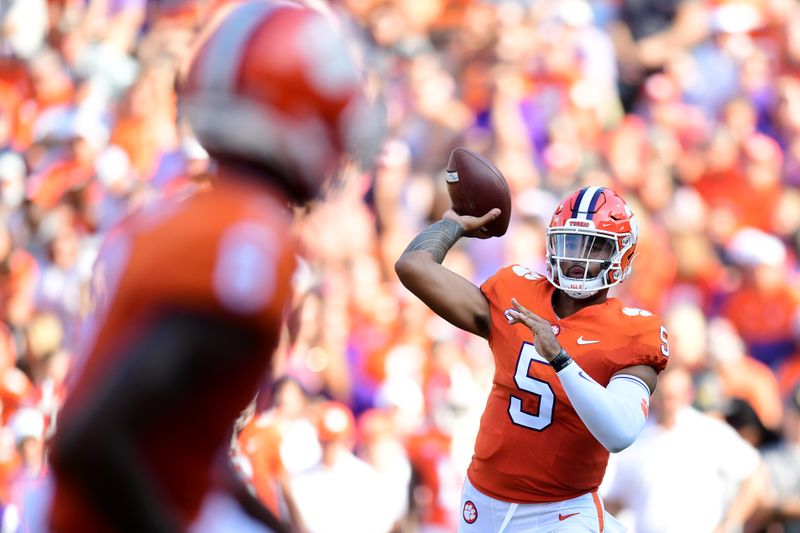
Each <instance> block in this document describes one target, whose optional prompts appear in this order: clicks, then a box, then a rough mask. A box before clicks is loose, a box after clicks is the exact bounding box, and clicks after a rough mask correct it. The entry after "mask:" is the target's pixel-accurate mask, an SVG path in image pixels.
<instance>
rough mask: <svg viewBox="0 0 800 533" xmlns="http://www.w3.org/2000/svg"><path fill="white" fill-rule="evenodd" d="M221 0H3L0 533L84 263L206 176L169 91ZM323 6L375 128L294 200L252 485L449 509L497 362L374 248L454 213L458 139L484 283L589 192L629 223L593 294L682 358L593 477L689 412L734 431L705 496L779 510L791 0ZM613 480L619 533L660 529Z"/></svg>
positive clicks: (788, 312) (418, 527) (98, 276)
mask: <svg viewBox="0 0 800 533" xmlns="http://www.w3.org/2000/svg"><path fill="white" fill-rule="evenodd" d="M220 3H224V2H220V1H212V0H160V1H156V0H153V1H150V2H147V1H145V0H6V1H3V2H0V212H2V215H1V216H0V222H2V223H1V224H0V401H1V402H2V411H1V421H2V429H0V503H2V504H3V509H4V511H3V516H2V521H1V522H0V531H3V532H5V531H14V528H15V524H16V522H17V521H18V517H19V514H20V513H22V512H24V511H25V509H24V507H25V490H24V488H25V487H26V486H29V485H30V484H31V483H32V482H33V481H35V480H36V479H39V478H41V477H42V476H44V475H45V474H46V462H45V454H46V443H47V439H48V438H49V436H50V435H51V434H52V431H53V429H54V427H55V425H56V423H57V418H56V414H57V411H58V407H59V405H60V402H61V401H62V399H63V394H64V382H65V378H66V376H67V375H68V372H69V370H70V368H74V367H75V366H76V358H77V357H78V356H79V354H80V342H81V332H82V329H83V326H84V324H85V319H86V317H87V316H89V315H90V312H91V308H92V297H91V295H92V294H93V292H94V289H98V288H100V289H102V286H103V283H104V279H103V273H102V272H94V271H93V268H92V267H93V262H94V258H95V256H96V253H97V250H98V247H99V245H100V243H101V242H102V239H103V236H104V234H105V233H106V232H107V231H109V230H110V229H111V228H113V226H114V224H115V223H116V222H117V221H118V220H119V219H120V218H121V217H123V216H125V214H126V213H129V212H131V211H132V210H134V209H137V208H140V207H142V206H145V205H147V204H148V203H150V202H152V201H153V200H155V199H160V198H164V197H166V196H174V197H176V198H179V197H180V196H181V195H183V194H190V193H191V192H192V191H193V190H196V189H199V188H202V187H205V186H207V184H208V181H209V177H210V175H211V174H213V161H210V160H209V157H208V154H207V153H206V152H205V151H204V150H203V148H202V147H201V146H200V145H199V144H198V143H197V141H196V140H195V139H194V138H193V136H192V133H191V131H190V129H189V128H188V126H187V125H186V123H185V121H184V120H183V119H182V117H181V116H180V113H179V111H178V107H177V104H176V87H178V86H179V83H180V73H181V68H182V66H183V65H184V64H185V60H186V57H187V55H188V54H189V53H190V50H191V43H192V40H193V37H194V36H195V35H196V34H197V32H198V30H199V28H200V27H201V26H202V23H203V21H204V20H206V19H207V17H208V16H209V13H210V12H211V11H212V10H213V9H214V8H215V7H217V4H220ZM314 3H317V2H314ZM319 4H323V2H319ZM326 6H327V5H326ZM325 9H327V10H330V11H332V12H333V13H334V14H335V15H337V16H339V18H340V20H341V21H342V27H343V31H349V32H351V33H352V34H353V36H354V46H356V47H357V48H358V50H359V54H360V58H361V61H362V62H363V65H364V67H365V84H367V86H368V87H370V90H373V92H374V93H375V95H377V97H378V98H379V100H380V101H381V102H382V105H383V107H384V108H385V115H386V122H387V124H386V129H387V137H386V139H385V141H384V144H383V148H382V150H381V152H380V156H379V158H378V160H377V162H375V164H374V165H369V166H362V165H360V164H357V163H355V162H354V163H352V164H350V165H348V166H347V167H346V168H345V170H344V172H345V174H346V179H345V181H344V184H343V185H342V186H340V187H338V188H337V189H335V190H332V191H330V193H329V194H328V197H327V199H326V201H324V202H319V203H317V204H315V205H312V206H310V207H309V208H308V209H302V210H298V212H297V216H298V218H299V225H298V230H297V231H298V236H299V238H300V239H301V242H302V244H303V250H304V255H303V261H302V262H301V268H300V269H299V270H298V272H297V274H296V277H295V289H296V295H295V299H294V302H293V305H292V308H291V309H290V310H289V313H288V321H287V325H286V328H285V332H284V338H283V341H282V343H281V348H280V356H279V358H278V359H279V364H278V367H277V368H276V371H275V376H273V379H275V380H277V381H276V384H275V387H273V393H271V394H266V393H265V394H263V395H261V396H260V397H259V398H258V400H257V401H256V402H255V404H254V406H253V407H254V409H253V412H251V413H248V414H247V415H246V416H243V418H242V420H241V424H240V425H239V427H238V438H237V439H236V441H235V442H234V443H233V446H232V455H233V456H234V458H235V459H236V462H237V464H238V465H239V467H240V469H241V472H242V474H243V475H244V476H245V477H247V478H248V479H249V480H250V481H251V483H252V487H253V490H254V491H255V492H256V493H257V494H258V496H259V497H260V498H261V499H262V501H264V502H265V503H266V504H267V505H269V506H270V507H272V508H273V509H274V510H276V511H277V512H280V513H281V514H282V515H283V516H291V517H294V518H295V519H296V520H298V521H300V522H302V523H304V524H305V526H304V527H305V528H306V529H307V530H308V531H349V532H353V531H365V532H379V531H390V530H394V531H424V532H439V531H453V530H454V529H455V527H456V526H457V523H458V520H459V518H460V511H461V510H460V509H459V508H458V504H459V493H460V489H461V483H462V481H463V479H464V473H465V471H466V466H467V464H468V462H469V459H470V456H471V453H472V445H473V442H474V436H475V433H476V431H477V421H478V417H479V416H480V413H481V410H482V408H483V405H484V401H485V397H486V394H487V393H488V390H489V385H490V382H491V379H492V373H493V370H494V369H493V365H492V363H491V354H490V352H489V350H488V346H486V345H485V343H484V342H483V341H482V340H481V339H478V338H472V337H470V336H469V335H468V334H465V333H462V332H459V331H458V330H455V329H454V328H453V327H451V326H450V325H448V324H446V323H444V322H443V321H441V320H440V319H438V318H436V317H434V315H433V314H432V313H431V312H430V311H429V310H428V309H427V308H425V307H424V305H423V304H421V303H420V302H419V301H418V300H417V299H416V298H414V297H412V296H411V295H410V294H409V293H407V292H406V291H405V290H404V289H403V288H402V287H401V286H400V284H399V282H398V281H397V279H396V277H395V275H394V271H393V263H394V261H395V259H396V258H397V257H398V256H399V255H400V253H401V252H402V250H403V249H404V248H405V246H406V245H407V244H408V242H410V241H411V239H412V238H413V237H414V235H416V234H417V233H418V232H419V231H420V230H421V229H422V228H424V227H425V226H426V225H427V224H429V223H431V222H432V221H434V220H437V219H438V218H439V217H441V215H442V213H443V212H444V210H446V209H447V207H448V205H449V199H448V197H447V191H446V188H445V182H444V179H443V171H444V167H445V165H446V164H447V160H448V156H449V153H450V150H452V149H453V148H454V147H456V146H460V145H462V146H468V147H471V148H472V149H475V150H477V151H479V152H481V153H483V154H484V155H486V156H487V157H489V158H490V159H491V160H492V161H494V162H495V163H496V165H497V166H498V167H499V168H500V170H501V171H502V172H503V173H504V175H505V177H506V179H507V180H508V183H509V186H510V189H511V191H512V195H513V211H512V219H511V220H512V221H511V226H510V228H509V231H508V233H507V235H506V236H504V237H503V238H500V239H491V240H485V241H477V240H462V241H461V242H460V243H458V245H457V246H456V247H455V248H454V249H453V250H452V251H451V252H450V253H449V254H448V256H447V259H446V262H445V264H446V265H447V266H448V267H450V268H452V269H454V270H456V271H457V272H459V273H460V274H461V275H463V276H464V277H466V278H468V279H470V280H473V281H474V282H476V283H480V282H482V281H483V280H484V279H486V278H487V277H488V276H489V275H491V274H493V273H494V272H495V270H497V269H498V268H499V267H501V266H503V265H507V264H513V263H519V264H523V265H526V266H529V267H531V268H533V269H535V270H539V271H543V260H544V228H545V227H546V225H547V224H548V222H549V218H550V215H551V214H552V211H553V209H554V208H555V206H556V204H557V203H558V201H559V200H560V199H561V198H562V197H563V196H564V195H565V194H566V193H568V192H571V191H572V190H575V189H577V188H580V187H582V186H584V185H590V184H591V185H603V186H607V187H610V188H613V189H614V190H616V191H617V192H619V193H620V194H621V195H622V196H623V197H624V198H625V199H626V200H627V201H628V203H629V204H631V206H632V207H633V209H634V212H635V213H636V215H637V216H638V219H639V221H640V241H639V245H638V248H637V251H638V253H639V255H638V256H637V259H636V260H635V262H634V275H633V277H632V278H631V279H630V280H628V281H626V282H625V283H624V284H622V285H620V286H618V287H617V288H615V292H614V293H613V294H614V295H615V296H618V297H620V298H622V299H623V300H624V301H625V302H626V304H627V305H629V306H632V307H636V308H642V309H647V310H650V311H652V312H656V313H659V314H661V315H662V316H663V317H664V318H665V320H666V324H667V327H668V330H669V332H670V345H671V355H670V367H671V369H672V370H670V372H674V373H675V375H674V376H673V377H670V381H669V382H670V383H671V384H672V386H671V387H665V390H664V391H663V393H661V394H662V396H663V398H661V399H660V400H659V401H656V402H654V410H656V412H658V411H659V410H660V413H659V414H658V415H657V416H654V417H652V418H653V426H656V425H658V424H662V422H664V420H667V422H665V423H664V425H663V427H662V429H661V430H655V429H654V428H648V429H646V435H647V438H646V439H643V441H644V444H642V445H641V447H639V448H636V449H631V452H632V453H631V454H629V456H628V457H626V456H625V453H623V454H621V455H620V456H619V457H618V458H616V457H615V458H614V461H616V462H618V463H619V464H612V472H613V473H614V475H615V476H618V477H619V476H628V477H627V478H624V479H627V480H628V481H627V482H626V483H625V484H627V485H628V486H629V487H630V486H633V485H632V483H633V482H632V481H630V479H631V476H633V474H632V473H631V472H637V473H638V475H639V478H637V479H638V481H637V482H638V483H639V484H640V485H639V486H641V487H642V490H643V491H645V493H647V491H650V490H651V489H653V487H655V486H657V485H658V481H659V479H661V480H663V476H662V477H661V478H659V476H658V475H656V474H657V473H658V472H655V473H654V471H651V470H648V469H650V468H654V467H655V466H656V464H658V461H660V460H661V459H663V458H664V457H666V459H664V460H665V461H673V462H675V463H676V464H679V463H680V461H681V457H683V456H682V455H679V454H678V453H672V452H671V451H670V447H669V446H668V445H667V443H670V442H682V441H680V439H679V438H677V437H676V436H675V435H672V433H676V432H677V431H678V430H677V429H675V428H679V427H691V428H695V427H696V426H692V425H691V424H699V425H700V426H702V427H704V428H705V427H708V428H709V429H708V431H709V432H710V433H709V434H711V433H713V434H714V435H715V437H714V439H710V438H709V440H708V442H710V443H720V444H718V445H716V446H717V448H710V449H709V451H708V454H707V456H708V457H717V458H718V459H720V460H721V458H726V457H728V456H727V455H723V454H721V453H720V454H716V453H715V451H717V452H720V451H721V450H720V449H719V448H725V447H726V446H728V444H726V443H733V442H735V443H736V444H735V445H733V444H731V445H730V446H731V447H732V448H733V447H736V446H739V447H741V448H742V450H743V451H742V452H741V454H740V455H739V456H735V455H731V456H730V457H731V459H730V460H729V463H730V462H732V461H735V462H736V464H735V465H730V464H729V466H730V467H731V468H730V470H729V471H728V470H726V469H725V468H722V467H720V468H719V469H717V470H714V471H713V472H710V473H709V483H708V485H703V487H704V488H707V490H711V491H714V493H713V494H715V495H716V496H718V499H719V502H718V505H716V504H715V505H708V506H707V507H706V509H707V512H709V513H711V512H716V513H718V514H719V516H722V515H723V514H724V513H725V509H726V508H729V507H731V505H732V502H739V500H737V499H736V498H747V497H748V494H744V492H747V491H743V490H741V489H742V487H745V488H747V490H748V491H749V501H748V503H747V505H746V506H745V507H744V509H746V510H747V511H748V512H747V515H748V516H744V517H741V520H745V519H749V525H748V528H749V529H751V530H753V531H756V530H759V528H760V529H764V530H768V531H770V532H772V531H786V532H791V531H800V395H799V394H800V390H798V389H797V388H796V387H797V385H798V383H800V313H799V311H800V283H799V282H798V279H799V278H798V276H800V270H799V265H798V257H800V4H798V3H796V2H795V1H794V0H595V1H593V2H591V3H590V2H588V1H587V0H537V1H533V0H529V1H524V0H513V1H512V0H494V1H478V0H426V1H424V2H423V1H413V0H342V1H340V2H335V3H333V5H332V6H327V7H325ZM209 216H213V214H209ZM153 275H154V276H157V275H158V273H154V274H153ZM681 376H682V377H681ZM265 390H266V387H265ZM670 394H672V395H671V396H669V395H670ZM670 399H671V401H670ZM698 411H699V412H700V413H697V412H698ZM676 413H683V415H686V416H684V417H683V418H681V417H682V416H683V415H680V416H677V417H676ZM687 413H691V414H692V417H689V415H688V414H687ZM695 414H696V415H697V417H694V415H695ZM701 415H702V417H700V416H701ZM687 417H688V418H687ZM693 417H694V418H693ZM689 419H691V424H690V422H689V421H688V420H689ZM676 420H678V421H680V420H686V421H687V422H686V424H689V425H688V426H686V425H684V426H681V425H680V424H678V423H676V422H675V421H676ZM714 424H721V425H722V426H724V427H721V426H715V425H714ZM651 430H652V431H651ZM671 430H674V431H671ZM198 431H202V428H198ZM647 431H650V433H647ZM701 434H702V433H700V432H699V430H692V432H690V436H694V435H701ZM670 435H672V436H670ZM669 439H673V440H672V441H671V440H669ZM697 439H700V437H697ZM726 439H727V440H726ZM690 443H691V444H694V443H695V441H692V440H691V439H690ZM635 446H636V445H635ZM645 446H650V448H644V447H645ZM675 449H676V450H678V449H680V447H679V446H678V447H676V448H675ZM688 449H689V450H691V449H692V447H691V446H689V448H688ZM750 452H752V453H750ZM524 453H547V451H546V450H521V453H520V460H524ZM681 453H684V451H681ZM648 454H650V455H648ZM731 454H734V451H733V450H732V449H731ZM748 454H749V455H748ZM647 457H650V459H651V460H650V461H648V460H646V458H647ZM653 457H658V458H660V459H656V460H653ZM643 458H644V459H643ZM748 458H749V459H748ZM626 461H632V462H633V463H631V464H635V465H636V466H635V468H631V467H630V466H626ZM637 461H638V462H637ZM663 464H664V463H661V466H660V467H659V468H660V469H661V470H664V467H663ZM707 464H710V463H707ZM746 465H750V466H746ZM661 470H659V471H661ZM679 471H680V470H673V471H672V472H673V474H674V473H675V472H679ZM693 471H694V472H696V470H690V471H689V475H691V472H693ZM673 477H674V478H675V480H674V484H675V485H677V487H678V488H677V489H675V490H669V491H661V492H659V493H658V494H660V496H659V497H660V498H662V499H661V500H660V501H661V502H662V505H664V506H669V505H670V502H673V503H674V504H675V505H676V506H677V507H672V508H671V509H672V512H673V516H672V519H673V520H674V519H675V517H676V516H677V518H678V519H680V518H681V516H682V515H681V508H683V509H686V507H685V506H686V505H688V503H687V502H688V501H689V499H686V501H683V498H679V496H681V494H680V493H681V490H680V488H681V487H682V485H681V483H683V485H686V484H687V483H689V482H690V480H689V479H685V478H684V479H678V477H677V474H675V475H674V476H673ZM711 478H713V479H711ZM609 485H610V488H609V489H608V497H609V500H610V501H611V500H613V501H616V502H617V503H618V504H619V506H618V507H619V508H620V510H621V512H622V513H623V516H624V515H625V513H626V512H627V516H629V518H628V520H630V522H629V524H630V525H632V526H633V528H634V530H636V531H669V530H670V529H669V528H668V527H667V525H666V522H663V523H655V524H653V522H654V521H655V522H657V517H654V515H653V514H652V513H650V514H649V515H648V516H649V517H650V518H651V520H650V521H649V522H647V523H646V521H644V520H642V519H641V518H637V515H636V513H637V509H640V510H641V509H644V510H646V509H647V502H643V501H642V499H641V498H639V497H636V498H634V497H632V498H627V499H626V498H625V494H624V492H625V491H624V490H622V489H620V487H619V485H620V483H619V482H616V486H615V482H613V481H611V480H610V481H609ZM698 486H699V485H698ZM670 488H673V487H672V486H670ZM699 494H709V493H708V492H705V493H704V492H702V491H701V492H699ZM682 496H686V495H685V494H683V495H682ZM716 496H715V497H716ZM670 497H672V498H673V499H672V500H670V499H669V498H670ZM637 498H638V499H637ZM665 498H666V500H667V501H666V502H665V501H664V499H665ZM681 506H684V507H681ZM28 512H33V511H30V510H29V511H28ZM642 512H643V513H646V511H642ZM686 512H687V513H688V511H686ZM697 512H698V513H702V512H703V509H699V510H697ZM720 513H721V514H720ZM659 516H660V515H659ZM685 516H689V514H686V515H685ZM692 516H694V515H692ZM719 516H717V517H716V518H715V517H711V518H710V519H708V520H707V523H709V524H710V525H709V531H711V530H712V529H713V527H714V524H715V523H718V521H719V520H720V518H719ZM663 519H664V520H669V517H664V518H663ZM715 521H716V522H715ZM693 523H694V524H698V523H706V522H703V521H699V522H693ZM684 525H685V524H684ZM675 527H676V528H677V529H672V530H674V531H688V529H681V528H680V524H678V526H675ZM698 531H699V530H698Z"/></svg>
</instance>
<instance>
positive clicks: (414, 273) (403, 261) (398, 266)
mask: <svg viewBox="0 0 800 533" xmlns="http://www.w3.org/2000/svg"><path fill="white" fill-rule="evenodd" d="M423 260H424V257H423V256H422V255H421V254H415V253H413V252H403V255H401V256H400V258H399V259H398V260H397V261H395V263H394V271H395V273H396V274H397V277H398V278H399V279H400V281H401V282H402V283H403V285H405V286H406V287H408V286H409V284H413V282H414V280H415V279H416V278H417V277H419V275H420V272H421V270H422V266H423V265H422V261H423Z"/></svg>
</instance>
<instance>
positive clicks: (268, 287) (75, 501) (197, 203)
mask: <svg viewBox="0 0 800 533" xmlns="http://www.w3.org/2000/svg"><path fill="white" fill-rule="evenodd" d="M267 192H268V191H267V189H266V188H264V187H263V186H259V185H257V184H255V183H230V182H227V183H219V184H217V186H216V188H215V189H213V190H211V191H208V192H204V193H200V194H196V195H194V196H191V197H189V198H188V199H185V200H184V201H182V202H164V203H162V204H160V205H158V206H156V207H149V208H146V209H145V210H143V211H142V212H140V213H138V214H137V215H134V216H133V217H131V218H130V219H128V220H126V221H125V222H123V224H122V226H121V229H120V230H118V231H115V232H114V234H112V235H110V236H109V238H108V240H107V242H106V244H105V245H104V247H103V250H102V251H101V255H100V258H99V259H98V264H97V266H96V271H97V272H99V273H100V276H99V278H98V279H97V280H95V281H96V282H97V284H96V285H97V287H96V288H99V289H100V290H99V291H98V294H97V295H96V296H97V298H98V300H97V302H96V306H97V310H96V313H97V317H96V321H95V322H94V328H95V331H94V332H92V333H91V334H89V337H90V338H89V339H88V340H87V341H85V342H86V345H85V347H84V348H83V349H82V351H81V352H82V353H81V357H82V358H83V359H81V360H80V361H79V362H78V363H77V365H78V368H77V370H76V371H77V372H78V373H77V374H76V375H75V376H73V378H74V381H73V382H71V383H70V387H69V392H68V395H67V399H66V401H65V405H64V407H63V410H62V413H61V415H60V418H59V425H61V426H66V425H67V424H69V423H70V420H72V419H73V418H75V417H78V416H80V413H81V411H82V408H83V406H84V405H85V404H87V403H89V402H91V401H93V398H92V395H93V394H94V391H95V390H96V389H97V388H98V386H97V384H98V383H101V382H102V380H104V379H105V376H106V375H108V374H109V372H110V371H113V369H114V368H116V367H117V365H120V364H124V362H123V357H124V356H125V353H126V349H127V348H129V347H130V346H131V345H132V344H133V343H135V342H136V338H137V336H138V335H141V334H142V332H143V331H146V330H147V328H148V327H149V326H150V324H151V323H152V322H154V321H155V320H158V319H159V316H160V314H161V313H164V312H169V310H171V309H177V310H181V309H185V310H189V311H192V312H199V313H202V314H204V315H205V316H209V317H214V318H217V317H218V318H219V320H220V321H225V322H226V323H230V322H234V323H238V324H242V325H244V326H249V327H250V328H252V329H253V330H255V331H257V332H258V333H259V335H261V336H262V339H263V342H262V343H258V344H260V345H261V346H262V347H261V348H258V349H256V348H254V349H253V354H252V357H248V358H244V359H243V361H242V363H241V365H240V366H238V367H236V368H232V369H231V371H230V372H226V374H225V375H220V376H218V378H217V379H215V380H214V381H213V382H210V383H209V386H208V387H206V388H204V389H203V390H202V391H200V390H195V392H193V393H191V394H192V396H191V397H187V398H185V399H184V400H183V401H181V402H180V403H179V404H178V405H175V406H168V408H167V406H165V410H164V412H163V413H160V414H159V416H158V418H157V421H156V422H154V423H153V424H152V425H151V426H153V427H151V428H150V429H148V431H147V432H146V433H145V434H143V435H141V437H140V438H139V439H138V440H137V451H138V452H139V455H140V457H142V459H143V461H144V462H145V463H146V465H147V467H148V472H150V473H151V474H152V475H153V476H154V479H155V481H156V483H157V484H158V485H159V490H160V492H161V493H163V494H164V496H165V498H166V500H167V501H168V505H169V506H170V507H171V508H172V509H173V510H174V511H175V512H176V513H177V515H178V517H179V518H181V519H182V520H183V521H184V523H185V524H188V523H189V522H190V521H191V520H192V518H194V516H195V515H196V514H197V512H198V510H199V508H200V505H201V502H202V500H203V497H204V495H205V493H206V492H207V491H208V489H209V488H210V486H211V483H212V474H211V470H212V464H213V463H214V462H215V460H216V459H217V457H218V456H219V453H220V450H224V449H225V448H226V447H227V446H228V445H229V443H230V440H229V436H230V434H231V431H232V427H233V423H234V421H235V419H236V418H237V416H238V415H239V413H240V412H241V411H242V410H243V409H244V408H245V406H246V405H247V404H248V402H249V401H250V400H251V399H252V398H253V396H254V395H255V393H256V391H257V390H258V388H259V385H260V384H261V383H262V382H263V380H264V379H265V375H266V373H267V372H269V370H270V366H271V359H272V352H273V351H274V348H275V346H276V345H277V342H278V337H279V333H280V327H281V319H282V315H283V312H284V307H285V305H286V303H287V301H288V299H289V297H290V293H291V289H290V277H291V275H292V273H293V271H294V266H295V243H294V241H293V238H292V237H291V236H290V235H291V233H290V231H289V223H290V221H291V214H290V213H289V212H287V210H286V208H285V207H284V206H283V205H282V202H281V201H280V200H279V199H277V198H276V197H273V196H272V195H270V194H268V193H267ZM264 346H266V347H267V349H266V351H265V350H264V348H263V347H264ZM55 474H56V493H55V499H54V506H53V511H52V525H53V526H54V529H55V530H57V531H64V532H71V531H81V532H95V531H112V530H111V528H109V527H108V526H107V525H106V524H104V523H102V522H101V520H100V518H99V517H98V515H97V513H96V512H94V511H93V510H92V509H91V505H90V502H87V501H85V500H84V498H83V495H82V493H80V492H79V491H78V490H76V488H75V487H74V486H73V483H71V480H70V479H69V477H68V476H66V475H64V474H63V473H60V472H57V471H56V472H55ZM59 474H61V475H59Z"/></svg>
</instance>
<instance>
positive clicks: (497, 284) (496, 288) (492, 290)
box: [481, 265, 542, 307]
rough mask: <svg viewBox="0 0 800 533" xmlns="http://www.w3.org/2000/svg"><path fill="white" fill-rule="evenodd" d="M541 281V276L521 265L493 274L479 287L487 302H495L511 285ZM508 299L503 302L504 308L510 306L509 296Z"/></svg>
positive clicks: (504, 268) (505, 268)
mask: <svg viewBox="0 0 800 533" xmlns="http://www.w3.org/2000/svg"><path fill="white" fill-rule="evenodd" d="M539 279H542V275H541V274H538V273H536V272H534V271H533V270H531V269H530V268H528V267H525V266H522V265H511V266H507V267H503V268H501V269H500V270H498V271H497V272H495V273H494V275H492V276H491V277H490V278H488V279H487V280H486V281H484V282H483V284H482V285H481V292H483V294H484V295H485V296H486V298H487V299H488V300H489V302H492V301H496V300H497V299H498V298H500V297H503V295H504V294H501V293H505V292H506V291H504V289H505V288H506V287H508V286H509V285H511V284H515V282H518V281H525V280H527V281H535V280H539ZM505 296H507V297H508V300H509V301H508V302H504V304H506V307H508V306H510V305H511V301H510V300H511V296H510V295H505Z"/></svg>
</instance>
